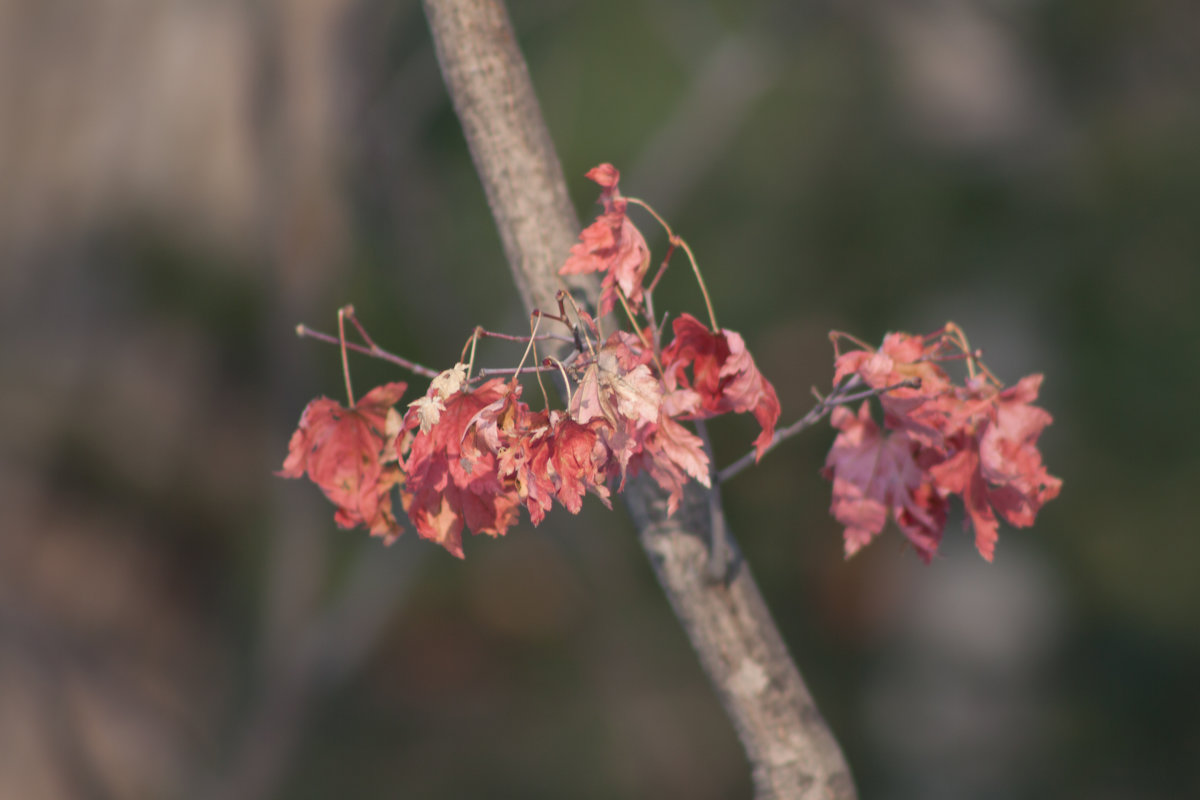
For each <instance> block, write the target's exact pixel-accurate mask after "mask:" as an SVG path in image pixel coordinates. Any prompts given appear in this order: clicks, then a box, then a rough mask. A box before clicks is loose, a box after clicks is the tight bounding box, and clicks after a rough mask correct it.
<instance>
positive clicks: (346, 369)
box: [338, 306, 354, 408]
mask: <svg viewBox="0 0 1200 800" xmlns="http://www.w3.org/2000/svg"><path fill="white" fill-rule="evenodd" d="M347 309H349V310H350V313H351V314H353V313H354V307H353V306H342V307H341V308H339V309H338V343H339V344H341V348H342V377H344V378H345V379H346V400H347V401H348V403H349V405H348V406H347V407H348V408H354V389H353V388H352V387H351V386H350V361H349V359H347V358H346V310H347Z"/></svg>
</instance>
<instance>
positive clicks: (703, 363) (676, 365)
mask: <svg viewBox="0 0 1200 800" xmlns="http://www.w3.org/2000/svg"><path fill="white" fill-rule="evenodd" d="M673 328H674V331H675V339H674V340H673V341H672V342H671V344H670V345H668V346H667V347H666V348H665V349H664V350H663V353H662V358H663V371H664V373H665V374H666V375H667V381H668V386H669V387H671V386H672V385H673V384H675V383H678V384H680V385H683V386H685V387H690V388H693V389H695V391H696V392H697V393H698V394H699V395H700V408H701V411H699V412H696V413H693V414H691V415H688V416H687V417H686V418H688V419H703V418H707V417H712V416H716V415H718V414H724V413H727V412H730V411H733V412H736V413H739V414H740V413H745V412H747V411H748V412H750V413H752V414H753V415H754V418H755V419H756V420H758V424H759V425H761V426H762V433H761V434H759V436H758V438H756V439H755V440H754V446H755V449H756V450H757V452H758V457H759V458H762V454H763V452H764V451H765V450H766V448H767V447H769V446H770V444H771V440H772V438H773V437H774V436H775V423H776V422H777V421H778V420H779V412H780V408H779V397H778V395H776V394H775V387H774V386H772V385H771V383H770V381H768V380H767V379H766V378H764V377H763V376H762V373H760V372H759V371H758V367H757V366H756V365H755V363H754V359H753V358H752V357H751V355H750V352H749V351H748V350H747V349H746V343H745V342H744V341H743V340H742V337H741V336H740V335H738V334H737V333H734V332H733V331H729V330H721V331H719V332H717V333H713V332H712V331H710V330H709V329H708V327H707V326H706V325H704V324H703V323H701V322H700V321H699V320H697V319H696V318H695V317H693V316H692V315H690V314H681V315H680V316H679V317H677V318H676V319H675V322H674V323H673ZM688 367H691V368H692V380H691V381H690V382H689V381H688V378H687V373H686V369H687V368H688Z"/></svg>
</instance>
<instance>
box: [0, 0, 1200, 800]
mask: <svg viewBox="0 0 1200 800" xmlns="http://www.w3.org/2000/svg"><path fill="white" fill-rule="evenodd" d="M513 15H514V22H515V25H516V29H517V31H518V34H519V36H520V38H521V42H522V45H523V46H524V48H525V51H526V54H527V57H528V59H529V62H530V66H531V70H532V73H533V78H534V82H535V84H536V86H537V87H538V90H539V93H540V95H541V99H542V103H543V107H544V111H545V114H546V117H547V120H548V122H549V125H550V129H551V132H552V133H553V135H554V137H555V140H556V143H557V146H558V148H559V154H560V157H561V158H562V160H563V164H564V168H565V170H566V172H567V175H568V180H569V183H570V186H571V191H572V193H573V197H574V198H575V199H576V202H577V206H578V208H579V209H580V212H581V215H582V216H585V217H586V216H589V215H591V214H592V213H593V206H592V205H591V203H592V200H593V199H594V196H595V191H594V187H591V186H590V185H588V184H587V182H586V181H585V180H583V178H582V173H583V172H584V171H586V169H587V168H589V167H590V166H592V165H593V164H596V163H598V162H601V161H612V162H614V163H616V164H617V165H618V166H619V167H620V168H621V169H622V170H623V173H624V175H623V180H622V186H623V188H625V189H626V190H627V191H628V192H629V193H631V194H636V195H638V196H641V197H644V198H647V199H649V200H650V201H651V202H653V203H654V204H655V205H656V206H657V207H658V208H659V209H660V210H661V211H662V212H663V213H664V214H665V215H666V216H667V217H668V218H669V219H670V220H671V221H672V222H673V224H674V226H675V228H676V230H678V231H680V232H681V233H682V234H683V235H685V236H686V237H687V238H688V239H689V241H690V243H691V244H692V246H693V247H694V249H695V250H696V252H697V253H698V255H699V259H700V263H701V265H702V266H703V267H704V268H705V270H706V277H707V280H708V282H709V286H710V288H711V289H712V290H713V292H714V294H715V296H716V301H717V308H718V313H719V315H720V319H721V321H722V324H724V325H725V326H727V327H730V328H733V329H735V330H739V331H741V332H743V333H744V335H745V336H746V339H747V341H748V342H749V344H750V346H751V348H752V350H753V351H754V352H755V354H756V357H757V359H758V362H759V364H760V366H761V368H762V370H763V372H764V373H765V374H766V375H767V376H768V377H769V378H771V379H772V380H773V381H774V382H775V384H776V386H777V387H778V389H779V392H780V395H781V397H782V399H783V405H784V420H790V419H795V418H796V417H797V416H798V415H799V414H801V413H803V412H804V411H805V410H806V409H807V407H808V405H809V402H810V401H809V399H808V387H810V386H813V385H818V386H825V385H826V384H827V382H828V380H829V377H830V366H831V358H830V350H829V346H828V342H827V340H826V338H825V334H826V332H827V331H828V330H829V329H830V328H840V329H844V330H850V331H853V332H855V333H857V334H859V335H860V336H862V337H864V338H866V339H869V340H878V339H879V338H880V337H881V336H882V335H883V333H884V332H885V331H887V330H894V329H906V330H912V331H928V330H932V329H934V328H936V327H937V326H939V325H940V324H941V323H942V322H944V321H945V320H946V319H954V320H955V321H957V322H959V323H960V324H962V325H963V326H964V327H965V328H966V330H967V332H968V333H969V334H970V336H971V339H972V343H973V344H975V345H977V346H979V347H982V348H983V349H984V351H985V353H986V357H987V360H988V363H989V364H990V365H991V367H992V368H993V369H994V370H995V371H996V372H997V373H998V374H999V375H1000V376H1001V377H1002V378H1004V379H1006V380H1008V381H1015V380H1016V379H1018V378H1019V377H1021V376H1022V375H1024V374H1027V373H1030V372H1044V373H1046V376H1047V378H1046V383H1045V388H1044V394H1043V401H1044V405H1045V406H1046V407H1047V408H1049V410H1050V411H1051V412H1052V413H1053V414H1054V415H1055V417H1056V419H1057V421H1056V423H1055V424H1054V425H1053V426H1052V427H1051V428H1050V429H1049V430H1048V432H1047V433H1046V434H1045V436H1044V437H1043V451H1044V453H1045V455H1046V459H1047V462H1048V464H1049V466H1050V468H1051V471H1052V472H1054V473H1055V474H1057V475H1059V476H1061V477H1063V479H1064V480H1065V488H1064V492H1063V494H1062V496H1061V498H1059V499H1058V500H1056V501H1054V502H1053V503H1051V504H1050V505H1049V506H1047V507H1046V509H1045V510H1044V511H1043V512H1042V515H1041V517H1040V518H1039V521H1038V524H1037V526H1036V527H1035V528H1033V529H1032V530H1024V531H1012V530H1007V529H1005V530H1003V532H1002V537H1001V540H1000V544H999V548H998V551H997V558H996V562H995V564H993V565H991V566H988V565H986V564H984V563H983V562H982V561H981V560H980V559H979V558H978V557H977V556H976V555H975V554H974V553H973V552H972V550H971V546H970V542H969V541H968V538H969V537H967V536H966V535H964V534H963V533H961V531H960V530H959V522H958V520H957V519H956V520H953V521H952V523H951V526H950V529H949V530H948V541H947V544H946V547H945V551H944V555H943V557H942V558H940V559H939V560H938V561H937V562H935V563H934V565H933V566H931V567H924V566H922V565H921V564H920V563H919V562H918V560H917V559H916V558H915V557H914V556H913V555H912V554H911V553H910V552H906V551H904V550H903V549H902V548H901V546H900V545H899V541H900V537H899V536H898V535H897V534H896V533H895V532H894V531H890V532H888V533H886V534H885V536H884V537H883V538H882V540H881V541H879V542H878V543H876V544H875V545H874V546H873V547H871V548H869V549H868V550H867V551H866V552H864V553H863V554H861V555H860V556H858V557H856V558H855V559H854V560H853V561H850V562H845V561H843V560H842V558H841V551H840V532H839V530H838V528H837V526H836V524H835V523H834V522H833V521H832V520H831V519H830V518H829V517H828V515H827V514H826V508H827V506H828V502H829V498H828V491H829V487H828V485H827V483H825V482H824V481H823V480H821V479H820V478H819V477H818V475H817V469H818V468H819V466H820V463H821V460H822V458H823V453H824V450H825V449H826V448H828V446H829V443H830V441H831V440H832V436H831V434H830V433H829V431H828V429H821V430H817V431H814V432H810V433H809V434H807V435H805V436H804V437H801V439H800V440H798V441H796V442H794V443H792V444H791V445H789V446H788V447H786V448H784V449H783V450H782V451H780V452H777V453H775V454H773V455H771V456H770V457H769V458H768V459H766V460H765V461H764V462H763V463H762V464H761V465H760V466H759V467H758V468H757V469H755V470H754V471H753V472H751V473H749V474H746V475H744V476H742V477H740V478H738V479H737V480H736V481H735V482H733V483H732V484H730V485H729V486H728V488H727V491H726V497H727V503H728V506H729V513H730V517H731V522H732V525H733V528H734V530H735V531H736V532H737V533H738V535H739V537H740V539H741V541H742V543H743V546H744V549H745V551H746V555H747V558H748V560H749V562H750V564H751V565H752V566H753V568H754V569H755V570H756V572H757V574H758V576H759V579H760V581H761V584H762V587H763V590H764V592H765V594H766V596H767V599H768V602H769V603H770V605H771V606H772V608H773V609H774V611H775V613H776V615H777V617H778V620H779V623H780V625H781V627H782V628H783V630H784V634H785V637H786V638H787V640H788V642H789V643H790V645H791V647H792V651H793V653H794V654H795V657H796V660H797V662H798V664H799V666H800V668H801V670H802V671H803V672H804V673H805V675H806V676H807V678H808V679H809V681H810V683H811V686H812V689H813V692H814V694H815V695H816V696H817V698H818V701H819V702H820V704H821V707H822V709H823V710H824V712H825V713H826V715H827V717H828V718H829V720H830V721H831V723H832V725H833V727H834V729H835V731H836V732H837V734H838V735H839V737H840V738H841V741H842V743H843V745H844V747H845V749H846V750H847V752H848V755H849V758H850V761H851V764H852V766H853V768H854V769H855V772H856V776H857V778H858V781H859V784H860V789H861V791H862V794H863V796H864V797H872V798H897V799H900V798H935V799H936V798H947V799H951V798H998V799H999V798H1062V797H1088V798H1134V797H1137V798H1178V797H1183V796H1200V767H1197V766H1196V764H1197V763H1200V691H1197V689H1196V676H1197V674H1200V580H1198V579H1197V578H1196V571H1197V566H1198V565H1200V540H1198V537H1197V533H1200V526H1198V525H1197V522H1196V514H1195V510H1194V508H1193V503H1194V498H1195V496H1196V486H1197V485H1198V484H1200V460H1198V458H1197V451H1198V448H1200V434H1198V431H1200V425H1198V424H1197V422H1196V412H1195V407H1196V403H1197V393H1198V390H1200V380H1197V378H1196V369H1197V365H1198V364H1200V323H1198V322H1197V319H1198V318H1200V315H1198V314H1197V312H1196V305H1197V301H1198V300H1200V293H1198V292H1197V284H1198V283H1200V271H1198V270H1197V262H1198V260H1200V224H1198V223H1200V145H1198V142H1200V41H1198V40H1200V20H1198V18H1197V11H1196V7H1195V4H1194V3H1192V2H1190V0H1152V1H1151V2H1135V1H1134V0H904V1H903V2H897V0H886V2H885V1H884V0H860V2H852V3H822V2H819V1H818V2H808V3H798V2H785V1H783V0H777V1H776V2H768V1H765V0H764V1H763V2H735V1H734V0H721V1H717V0H711V1H710V2H702V3H684V2H680V0H643V1H642V2H625V0H613V2H610V3H604V4H598V3H583V2H561V1H560V0H541V1H540V2H527V3H514V8H513ZM645 227H646V229H647V230H651V228H650V226H649V225H646V226H645ZM651 244H652V246H656V247H659V248H661V245H662V239H661V236H656V237H652V242H651ZM659 252H661V250H659ZM345 302H353V303H354V304H355V305H356V307H357V308H358V311H359V314H360V317H361V318H362V319H363V320H364V321H365V323H366V324H367V325H368V327H369V329H370V330H371V332H372V333H373V335H374V336H375V338H376V339H377V340H378V341H380V342H381V343H382V344H383V345H384V346H385V347H389V348H390V349H392V350H394V351H396V352H400V353H403V354H405V355H408V356H410V357H412V358H414V359H416V360H419V361H422V362H424V363H427V364H430V365H432V366H437V367H444V366H449V365H450V364H451V363H452V362H453V360H454V358H455V357H456V355H457V353H458V351H459V349H460V348H461V346H462V343H463V341H465V339H466V338H467V336H468V334H469V332H470V330H471V327H472V326H473V325H474V324H476V323H481V324H484V325H486V326H488V327H491V328H493V329H501V330H510V331H514V332H517V331H520V329H521V328H522V327H523V325H524V322H523V319H522V317H523V315H522V313H521V311H520V309H519V305H518V303H517V298H516V293H515V291H514V290H513V288H512V286H511V284H510V281H509V278H508V274H507V270H506V267H505V265H504V263H503V257H502V254H501V251H500V248H499V242H498V239H497V236H496V234H495V232H494V231H493V230H492V228H491V221H490V218H489V215H488V211H487V208H486V204H485V202H484V200H483V196H482V192H481V191H480V189H479V186H478V184H477V182H476V180H475V177H474V174H473V172H472V168H471V165H470V162H469V159H468V158H467V155H466V152H465V147H464V144H463V141H462V138H461V134H460V132H459V129H458V127H457V122H456V120H455V118H454V116H453V113H452V111H451V109H450V108H449V105H448V103H447V100H446V98H445V94H444V91H443V88H442V86H441V83H440V76H439V75H438V72H437V66H436V63H435V61H434V57H433V53H432V49H431V45H430V42H429V37H428V33H427V31H426V29H425V22H424V18H423V16H422V14H421V11H420V8H419V5H418V4H416V3H414V2H394V1H390V0H388V1H385V0H292V1H290V2H289V1H288V0H257V2H249V0H175V1H174V2H156V1H155V0H90V1H89V2H86V3H80V2H75V1H73V0H0V304H2V305H0V320H2V324H3V336H4V339H3V345H2V346H0V380H2V381H3V384H2V387H3V388H2V390H0V444H2V449H0V797H2V798H21V800H42V798H46V799H47V800H50V799H57V798H85V799H87V800H91V799H92V798H96V799H98V800H105V799H107V798H113V800H118V799H124V798H188V799H189V800H190V799H191V798H197V799H200V798H203V799H204V800H217V799H221V800H223V799H224V798H237V799H238V800H242V799H244V800H256V799H257V798H287V799H288V800H292V799H295V800H300V799H301V798H328V797H353V798H385V797H387V798H391V797H397V796H414V797H514V798H559V797H578V798H607V797H688V798H733V797H746V796H748V795H749V791H750V786H749V778H748V775H747V768H746V765H745V763H744V761H743V758H742V756H741V754H740V751H739V749H738V745H737V742H736V739H735V738H734V736H733V734H732V732H731V731H730V730H729V728H728V725H727V723H726V721H725V719H724V717H723V714H722V712H721V710H720V709H719V707H717V705H716V701H715V699H714V698H713V696H712V695H711V693H710V691H709V689H708V687H707V684H706V682H705V680H704V677H703V675H702V674H701V673H700V671H699V668H698V666H697V665H696V663H695V661H694V659H693V658H692V655H691V652H690V650H689V649H688V645H687V643H686V641H685V639H684V637H683V635H682V633H681V632H680V631H679V629H678V627H677V626H676V624H675V622H674V618H673V617H672V615H671V613H670V611H669V609H668V608H667V607H666V603H665V601H664V599H663V597H662V596H661V594H660V592H659V590H658V588H657V586H656V585H655V584H654V581H653V576H652V574H651V573H650V571H649V570H648V569H647V566H646V564H645V562H644V557H643V555H642V554H641V552H640V550H639V548H638V547H637V545H636V543H635V541H634V538H633V534H632V531H631V529H630V526H629V523H628V521H627V520H626V518H625V515H624V513H623V512H622V511H620V510H618V511H617V512H614V513H608V512H605V511H604V510H603V509H602V508H600V507H599V505H598V504H596V503H594V502H589V503H588V504H587V507H586V508H585V510H584V513H583V514H582V515H581V516H579V517H571V516H570V515H568V514H566V513H565V512H563V511H561V510H559V511H556V512H555V513H554V514H552V515H551V517H550V518H549V519H548V520H547V521H546V522H545V523H544V524H543V525H542V526H541V527H540V528H539V529H537V530H536V531H535V530H533V529H532V528H530V526H529V525H528V523H525V524H524V525H522V526H520V527H519V528H518V529H516V530H514V531H513V532H512V533H510V535H509V536H508V537H507V538H506V539H505V540H502V541H499V542H494V541H490V540H472V541H469V542H468V543H467V559H466V561H465V562H462V563H460V562H457V561H455V560H454V559H452V558H450V557H449V556H447V555H446V554H445V553H444V552H442V551H441V550H439V549H436V548H434V547H433V546H431V545H429V544H426V543H423V542H420V541H418V540H417V539H416V537H415V536H414V535H413V534H412V533H411V532H410V533H409V534H408V535H406V536H405V537H403V538H402V540H401V541H400V542H399V543H397V544H396V545H395V546H393V547H392V548H388V549H385V548H383V547H381V546H380V545H379V544H378V543H377V542H376V541H372V540H369V539H368V538H367V537H366V536H365V535H364V534H362V533H361V532H354V533H347V532H341V531H337V530H336V529H335V527H334V525H333V522H332V510H331V508H330V507H329V506H328V504H327V503H325V501H324V500H323V499H322V498H321V497H320V495H319V493H318V492H317V491H316V490H315V489H314V488H312V487H311V486H308V485H304V484H301V483H300V482H288V481H282V480H279V479H276V478H274V477H272V475H271V472H272V470H274V469H277V468H278V466H279V464H280V462H281V461H282V458H283V455H284V449H285V445H286V441H287V436H288V434H289V432H290V430H291V428H292V426H293V425H294V424H295V422H296V419H297V418H298V416H299V413H300V410H301V409H302V407H303V406H304V404H305V403H306V402H307V401H308V400H309V399H310V398H311V397H313V396H315V395H318V394H328V395H330V396H334V397H340V396H341V392H342V389H341V381H340V375H339V364H338V360H337V355H336V351H335V350H334V349H333V348H329V347H327V346H324V345H320V344H317V343H314V342H307V341H298V340H296V339H295V338H294V337H293V336H292V335H291V329H292V327H293V326H294V325H295V323H297V322H300V321H304V322H307V323H309V324H311V325H314V326H316V327H321V328H325V329H332V328H333V327H334V312H335V309H336V308H337V307H338V306H339V305H341V304H342V303H345ZM699 303H700V300H699V297H698V295H697V293H696V291H695V289H694V286H693V284H692V283H691V282H690V280H689V279H688V277H687V275H686V271H680V272H679V273H677V274H673V275H670V276H669V277H668V279H667V281H666V282H665V284H664V288H663V290H662V291H661V293H660V297H659V299H658V300H657V305H658V307H659V309H660V310H670V311H672V312H678V311H681V310H686V309H692V310H695V309H698V308H699V307H700V305H699ZM489 356H490V357H492V358H494V359H495V363H497V364H508V363H510V362H511V361H515V360H516V359H517V358H518V357H519V351H511V350H509V349H505V348H493V349H491V350H490V351H489ZM353 366H354V371H355V380H356V385H357V386H358V387H362V388H365V387H369V386H370V385H372V384H373V383H375V382H379V381H383V380H393V379H397V378H400V379H404V376H400V375H398V374H397V372H396V371H395V370H393V369H391V368H388V367H386V365H381V364H378V363H372V362H369V361H367V360H365V359H360V360H357V361H355V362H354V364H353ZM413 383H414V384H415V385H416V388H415V390H413V395H414V396H415V393H416V391H420V390H421V389H423V384H422V383H421V382H420V381H413ZM712 427H713V432H714V435H715V437H716V449H717V454H718V461H719V462H721V463H728V462H729V461H732V460H733V459H734V458H736V457H737V456H739V455H740V454H741V453H742V452H744V451H745V450H746V449H747V448H748V444H749V441H750V439H751V438H752V436H753V435H754V433H753V423H752V422H750V421H745V420H734V421H729V422H722V423H720V424H716V425H714V426H712Z"/></svg>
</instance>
